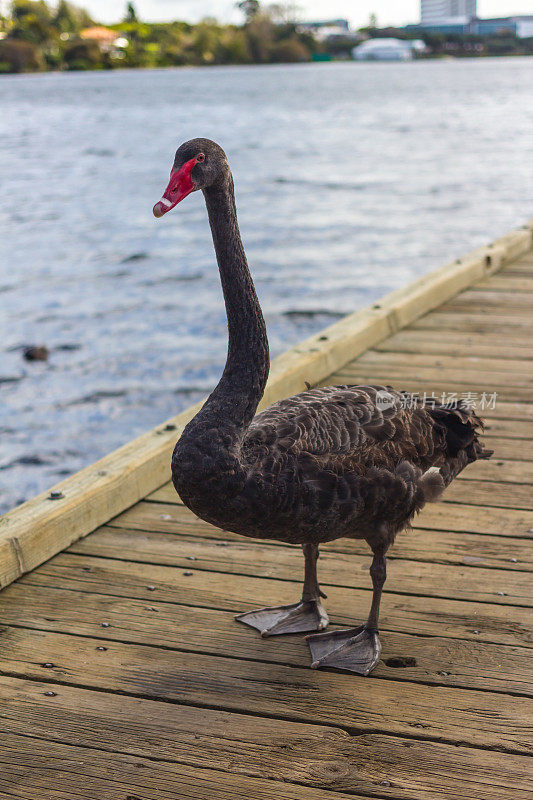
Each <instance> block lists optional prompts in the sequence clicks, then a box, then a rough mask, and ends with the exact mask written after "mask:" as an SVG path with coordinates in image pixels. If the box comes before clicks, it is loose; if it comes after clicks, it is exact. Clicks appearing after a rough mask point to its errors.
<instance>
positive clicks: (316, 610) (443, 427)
mask: <svg viewBox="0 0 533 800" xmlns="http://www.w3.org/2000/svg"><path fill="white" fill-rule="evenodd" d="M199 189H201V190H202V191H203V193H204V198H205V202H206V206H207V211H208V215H209V222H210V225H211V231H212V235H213V242H214V247H215V251H216V256H217V261H218V266H219V270H220V278H221V282H222V288H223V292H224V300H225V304H226V311H227V317H228V329H229V344H228V355H227V361H226V366H225V368H224V373H223V375H222V378H221V379H220V382H219V383H218V385H217V387H216V388H215V389H214V391H213V392H212V394H211V395H210V397H209V398H208V400H207V401H206V403H205V405H204V406H203V408H202V409H201V411H200V412H199V413H198V414H197V415H196V416H195V417H194V419H193V420H191V422H189V424H188V425H187V426H186V427H185V430H184V431H183V434H182V436H181V438H180V439H179V441H178V442H177V444H176V447H175V449H174V453H173V456H172V479H173V482H174V486H175V488H176V491H177V492H178V493H179V495H180V497H181V499H182V500H183V502H184V503H185V504H186V505H187V506H188V507H189V508H190V509H191V510H192V511H193V512H194V513H195V514H196V515H197V516H198V517H201V518H202V519H204V520H206V521H207V522H210V523H211V524H213V525H216V526H218V527H220V528H223V529H224V530H229V531H233V532H235V533H238V534H242V535H243V536H249V537H259V538H261V539H275V540H279V541H282V542H288V543H290V544H301V545H302V548H303V552H304V556H305V577H304V584H303V592H302V599H301V601H300V602H299V603H295V604H293V605H288V606H280V607H269V608H263V609H258V610H256V611H249V612H246V613H244V614H240V615H238V616H237V619H238V620H240V621H241V622H245V623H246V624H248V625H251V626H252V627H254V628H257V629H258V630H259V631H261V633H262V634H263V635H264V636H271V635H273V634H280V633H294V632H303V631H313V630H318V631H320V630H323V629H324V628H325V627H326V625H327V624H328V617H327V614H326V612H325V610H324V608H323V606H322V603H321V597H325V595H324V594H322V592H321V591H320V586H319V583H318V579H317V572H316V563H317V558H318V546H319V544H320V543H321V542H328V541H331V540H333V539H338V538H341V537H348V538H354V539H365V540H366V541H367V542H368V544H369V546H370V548H371V549H372V552H373V554H374V558H373V561H372V565H371V567H370V575H371V578H372V584H373V598H372V606H371V609H370V614H369V617H368V620H367V621H366V623H365V624H364V625H361V626H359V627H356V628H350V629H348V630H342V631H335V632H333V633H323V634H314V635H312V636H308V637H307V639H308V643H309V646H310V648H311V654H312V658H313V664H312V666H313V667H334V668H337V669H344V670H349V671H352V672H356V673H359V674H361V675H368V673H369V672H370V671H371V670H372V669H373V667H374V666H375V665H376V664H377V662H378V660H379V656H380V653H381V644H380V642H379V638H378V617H379V604H380V599H381V592H382V589H383V584H384V582H385V576H386V572H385V554H386V552H387V549H388V548H389V546H390V545H391V544H392V543H393V541H394V539H395V536H396V534H397V533H398V531H400V530H401V529H402V528H405V527H406V526H408V525H409V522H410V520H411V519H412V517H413V515H414V514H415V513H416V512H417V511H419V510H420V509H421V508H422V506H423V505H424V504H425V503H426V502H427V501H431V500H435V499H437V497H439V496H440V494H441V492H442V490H443V489H444V488H445V486H447V485H448V484H449V483H450V482H451V481H452V479H453V478H454V477H455V476H456V475H457V474H458V473H459V472H460V471H461V470H462V469H463V468H464V467H465V466H466V465H467V464H469V463H471V462H472V461H475V460H476V459H479V458H489V457H490V455H491V453H490V451H487V450H483V447H482V445H481V443H480V442H479V441H478V431H480V430H481V429H482V427H483V425H482V421H481V420H480V419H479V418H478V417H477V416H476V414H475V413H474V412H473V410H471V409H470V407H469V406H468V405H467V404H466V403H464V402H459V403H458V404H457V405H456V406H455V407H453V408H452V407H450V406H447V405H442V404H441V403H439V402H438V401H435V403H434V404H433V405H429V404H427V403H426V404H424V403H423V402H422V401H421V400H420V399H418V398H417V397H416V396H412V395H409V394H407V393H405V392H399V391H396V390H394V389H392V388H390V387H388V386H387V387H385V386H328V387H327V388H316V389H309V390H308V391H305V392H302V393H301V394H298V395H295V396H294V397H289V398H287V399H286V400H281V401H280V402H278V403H275V404H274V405H272V406H270V408H268V409H267V410H266V411H263V412H262V413H260V414H258V415H257V416H254V415H255V411H256V409H257V406H258V404H259V401H260V400H261V397H262V395H263V392H264V389H265V384H266V381H267V376H268V372H269V353H268V341H267V335H266V329H265V323H264V320H263V316H262V313H261V309H260V306H259V302H258V299H257V296H256V293H255V289H254V285H253V282H252V278H251V276H250V272H249V270H248V265H247V262H246V256H245V253H244V248H243V244H242V241H241V237H240V234H239V228H238V224H237V212H236V207H235V197H234V191H233V178H232V174H231V171H230V167H229V164H228V161H227V158H226V155H225V153H224V151H223V150H222V149H221V148H220V147H219V145H217V144H216V143H215V142H212V141H210V140H209V139H193V140H191V141H189V142H186V143H185V144H182V145H181V147H180V148H179V149H178V151H177V153H176V156H175V159H174V164H173V167H172V170H171V174H170V182H169V184H168V186H167V188H166V189H165V192H164V194H163V197H162V198H161V200H160V201H159V202H158V203H156V205H155V206H154V215H155V216H156V217H161V216H163V214H166V213H167V211H169V210H170V209H171V208H174V206H176V205H177V204H178V203H179V202H180V201H181V200H183V198H184V197H186V196H187V195H188V194H190V193H191V192H194V191H196V190H199ZM273 554H275V551H273Z"/></svg>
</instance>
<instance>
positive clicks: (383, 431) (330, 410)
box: [244, 386, 445, 474]
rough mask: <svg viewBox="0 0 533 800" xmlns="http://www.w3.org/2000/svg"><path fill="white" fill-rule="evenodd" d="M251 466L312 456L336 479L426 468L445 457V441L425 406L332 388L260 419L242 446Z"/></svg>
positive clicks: (285, 403)
mask: <svg viewBox="0 0 533 800" xmlns="http://www.w3.org/2000/svg"><path fill="white" fill-rule="evenodd" d="M244 453H245V455H246V456H247V458H248V459H249V460H250V461H251V462H255V463H258V462H259V461H261V460H262V458H268V460H269V461H270V462H271V461H272V458H274V460H276V454H277V456H278V457H279V458H280V459H281V460H282V461H285V459H286V457H287V456H289V458H290V457H291V456H292V458H294V457H295V456H296V457H298V456H299V457H302V458H308V457H309V456H311V457H313V459H314V460H315V463H317V465H320V468H321V469H325V470H328V471H331V472H334V473H337V474H339V473H340V474H342V473H345V472H356V473H357V472H359V473H363V472H365V471H366V470H367V469H368V468H369V467H372V466H379V467H385V468H389V469H392V468H394V467H396V466H397V465H398V464H399V463H400V462H402V461H406V460H407V461H409V462H411V463H412V464H415V465H417V466H420V467H421V468H423V469H424V468H427V467H428V466H431V465H435V464H436V463H438V462H439V461H440V460H442V457H443V456H444V453H445V437H444V435H443V433H442V431H441V430H440V427H439V426H435V424H434V422H433V420H432V418H431V416H430V415H429V414H428V413H427V412H426V410H425V409H424V408H423V406H422V404H421V403H420V402H418V401H417V400H416V398H412V397H411V396H410V395H407V394H406V393H403V392H397V391H395V390H394V389H392V388H390V387H386V386H328V387H325V388H319V389H312V390H309V391H307V392H302V393H301V394H298V395H295V396H293V397H289V398H287V399H286V400H281V401H280V402H278V403H275V404H274V405H272V406H270V407H269V408H268V409H266V411H263V412H262V413H261V414H258V415H257V417H255V419H254V421H253V422H252V424H251V425H250V428H249V430H248V432H247V435H246V438H245V441H244Z"/></svg>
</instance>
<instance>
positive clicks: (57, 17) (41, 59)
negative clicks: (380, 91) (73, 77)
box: [0, 0, 319, 73]
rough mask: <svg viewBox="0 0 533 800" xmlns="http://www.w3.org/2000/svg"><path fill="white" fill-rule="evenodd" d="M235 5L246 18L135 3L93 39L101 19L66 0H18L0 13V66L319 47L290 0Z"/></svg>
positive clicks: (270, 56)
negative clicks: (157, 10) (197, 17)
mask: <svg viewBox="0 0 533 800" xmlns="http://www.w3.org/2000/svg"><path fill="white" fill-rule="evenodd" d="M236 5H237V6H238V7H239V8H240V10H241V11H242V13H243V24H242V25H222V24H220V23H218V22H217V21H216V20H214V19H205V20H203V21H202V22H200V23H198V24H196V25H191V24H189V23H187V22H180V21H176V22H167V23H162V22H157V23H149V22H144V21H142V20H140V19H139V18H138V16H137V13H136V10H135V8H134V6H133V4H132V3H131V2H130V3H128V5H127V7H126V13H125V15H124V19H123V20H122V21H121V22H119V23H117V24H116V25H109V26H106V28H107V29H108V30H111V31H115V32H116V43H113V42H102V41H101V40H99V39H98V38H95V39H91V38H88V34H89V33H90V31H87V29H91V28H93V27H95V26H96V25H97V23H96V22H95V21H94V20H93V19H91V16H90V15H89V14H88V12H87V11H85V10H84V9H83V8H79V7H78V6H76V5H74V4H72V3H70V2H67V0H60V2H59V4H58V5H57V7H55V8H53V7H52V6H50V5H49V4H48V3H47V2H46V0H13V3H12V6H11V10H10V13H9V14H8V16H6V17H4V18H1V17H0V72H4V73H6V72H31V71H38V70H47V69H48V70H61V69H69V70H76V69H113V68H117V67H169V66H186V65H190V66H198V65H209V64H266V63H275V62H298V61H308V60H309V59H310V58H311V56H312V54H313V52H315V51H316V50H317V49H319V46H318V44H317V42H316V41H315V39H314V37H313V36H312V35H310V34H308V33H302V32H301V31H299V30H298V26H297V24H296V22H295V21H294V19H293V18H292V13H291V6H290V4H272V5H269V6H266V7H263V6H261V5H260V3H259V2H257V0H244V2H239V3H237V4H236ZM84 31H87V33H82V32H84ZM94 36H95V37H98V32H95V34H94Z"/></svg>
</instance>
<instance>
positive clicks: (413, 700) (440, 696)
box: [0, 628, 533, 754]
mask: <svg viewBox="0 0 533 800" xmlns="http://www.w3.org/2000/svg"><path fill="white" fill-rule="evenodd" d="M2 639H3V647H2V651H1V652H0V669H1V670H2V672H4V673H7V674H8V675H11V676H20V677H22V678H31V679H32V680H40V681H47V680H50V679H52V676H53V680H54V681H56V682H57V684H58V685H60V684H63V683H67V684H71V685H75V686H80V687H83V688H99V689H104V690H105V691H106V692H118V693H125V694H128V695H131V696H134V697H135V696H136V697H141V698H142V697H150V698H153V699H159V700H163V701H165V702H166V703H169V702H174V703H180V704H186V705H194V706H207V707H208V708H215V709H222V710H226V711H235V712H239V713H248V712H249V710H250V709H253V710H254V713H255V714H259V715H262V716H263V715H267V716H270V717H278V718H280V719H286V720H291V721H294V722H312V723H314V724H319V725H332V726H335V727H337V726H338V727H343V728H345V729H346V730H348V731H352V732H354V733H364V732H367V733H376V732H378V733H384V734H392V735H396V736H410V735H413V733H415V734H416V736H417V737H418V738H421V739H429V740H436V741H444V742H449V743H456V742H457V743H460V744H466V745H472V746H475V747H479V748H482V749H487V748H491V749H494V748H498V749H501V750H503V751H507V752H511V753H517V754H520V753H522V754H528V753H531V752H532V751H533V738H532V737H531V733H532V732H533V700H532V699H530V698H527V697H523V696H516V697H515V696H514V695H510V694H508V695H506V697H505V702H502V698H501V696H500V694H499V693H492V692H480V691H476V690H473V689H456V688H455V687H448V686H447V687H443V686H429V685H425V684H421V683H417V684H414V683H408V682H403V681H394V680H382V679H380V678H371V679H370V680H365V681H364V691H363V685H362V682H361V681H359V684H360V690H359V691H357V690H355V685H356V681H354V676H353V675H346V674H338V673H334V672H326V671H318V670H311V669H309V668H306V669H300V668H298V667H292V666H290V667H286V666H283V665H280V664H269V663H264V662H258V661H245V660H243V659H236V658H223V657H216V658H215V657H213V656H209V655H204V654H200V653H190V652H186V651H181V652H180V653H179V657H177V654H176V653H175V652H172V651H169V650H165V649H163V648H154V647H147V646H145V645H136V644H125V643H123V642H114V643H113V646H112V647H109V648H108V649H107V650H106V651H105V652H100V651H98V650H97V649H96V648H97V647H99V646H101V639H90V638H81V637H79V636H69V635H67V634H54V633H48V632H44V631H35V630H32V631H27V630H24V629H16V628H6V629H5V631H4V634H3V637H2ZM274 646H275V644H274ZM302 646H305V644H304V643H303V642H302ZM43 658H44V659H45V661H46V663H52V664H54V665H55V666H54V667H51V668H49V667H44V666H43V662H42V661H41V659H43ZM58 693H59V690H58ZM400 697H401V713H398V711H399V708H398V700H399V698H400ZM107 702H109V700H108V699H107V698H102V705H105V704H106V703H107Z"/></svg>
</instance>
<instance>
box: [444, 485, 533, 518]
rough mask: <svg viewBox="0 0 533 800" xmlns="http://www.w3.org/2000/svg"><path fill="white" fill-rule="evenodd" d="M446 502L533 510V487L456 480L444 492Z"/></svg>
mask: <svg viewBox="0 0 533 800" xmlns="http://www.w3.org/2000/svg"><path fill="white" fill-rule="evenodd" d="M444 502H445V503H446V502H454V503H467V504H473V505H480V506H485V507H488V506H497V507H498V508H516V509H527V510H530V511H532V510H533V492H532V491H531V487H530V486H527V485H522V484H517V485H513V484H509V483H496V482H494V481H475V482H472V481H461V480H456V481H454V482H453V483H452V484H451V485H450V486H448V488H447V489H446V492H445V493H444Z"/></svg>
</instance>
